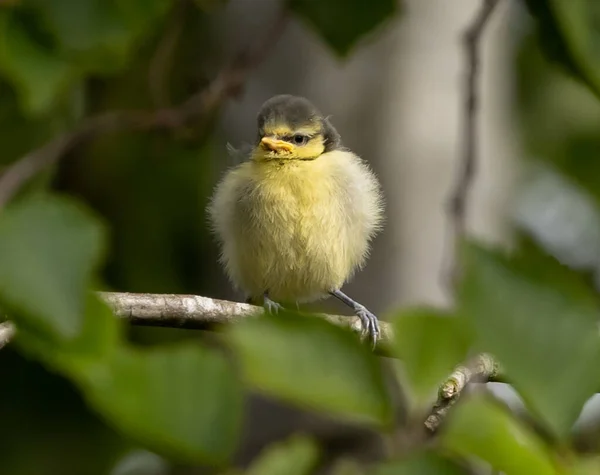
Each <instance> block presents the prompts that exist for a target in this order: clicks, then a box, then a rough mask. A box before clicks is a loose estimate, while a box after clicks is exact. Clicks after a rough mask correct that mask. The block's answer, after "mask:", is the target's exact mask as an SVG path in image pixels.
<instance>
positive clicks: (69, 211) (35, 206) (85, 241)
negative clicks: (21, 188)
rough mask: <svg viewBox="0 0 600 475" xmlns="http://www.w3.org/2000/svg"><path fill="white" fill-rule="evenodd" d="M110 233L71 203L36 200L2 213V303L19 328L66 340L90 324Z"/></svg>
mask: <svg viewBox="0 0 600 475" xmlns="http://www.w3.org/2000/svg"><path fill="white" fill-rule="evenodd" d="M104 237H105V236H104V230H103V228H102V226H101V225H100V223H99V222H98V221H97V220H96V218H95V217H94V216H93V215H92V214H91V213H90V212H89V211H88V210H86V209H85V208H83V207H82V206H79V205H78V204H77V203H76V202H74V201H71V200H69V199H67V198H63V197H57V196H53V195H36V196H34V197H33V198H28V199H26V200H23V201H19V202H17V203H15V204H13V205H11V206H9V207H8V208H6V209H5V210H4V211H2V213H1V214H0V301H1V303H2V305H3V306H4V307H5V308H7V309H9V310H10V311H11V318H13V319H14V320H15V321H16V322H17V324H23V325H25V326H28V327H30V328H32V329H36V330H39V331H43V332H46V333H48V334H50V335H52V336H54V337H60V338H62V339H70V338H74V337H75V336H76V335H77V334H78V333H79V332H80V330H81V327H82V322H83V320H84V303H85V299H86V291H87V290H88V286H89V285H90V283H91V280H92V276H93V272H94V271H95V270H96V268H97V266H98V265H99V262H100V259H101V257H102V255H103V247H104Z"/></svg>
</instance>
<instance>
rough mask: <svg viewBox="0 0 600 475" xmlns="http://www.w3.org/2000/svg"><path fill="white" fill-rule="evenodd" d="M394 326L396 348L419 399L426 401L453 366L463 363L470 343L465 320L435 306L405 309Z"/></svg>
mask: <svg viewBox="0 0 600 475" xmlns="http://www.w3.org/2000/svg"><path fill="white" fill-rule="evenodd" d="M393 325H394V335H395V342H394V351H395V353H396V354H397V355H398V356H399V357H400V359H401V360H402V365H403V367H404V369H405V371H406V376H407V377H408V380H409V383H410V387H411V388H412V390H413V392H414V396H415V399H416V400H417V401H421V402H424V403H425V404H427V402H426V401H424V400H425V399H426V398H427V397H428V396H430V395H431V393H432V391H435V390H436V388H437V386H438V385H439V384H440V383H441V382H442V381H443V380H444V378H445V377H447V376H448V375H449V374H450V373H451V372H452V371H453V370H454V367H455V366H456V365H458V364H460V363H462V362H464V360H465V358H466V356H467V352H468V350H469V345H470V343H471V328H470V326H469V325H468V322H467V321H465V319H463V318H461V317H459V316H454V315H448V314H445V313H442V312H441V311H439V310H435V309H433V308H420V309H413V310H410V311H408V312H404V313H402V314H401V315H399V316H398V318H396V320H395V321H394V323H393Z"/></svg>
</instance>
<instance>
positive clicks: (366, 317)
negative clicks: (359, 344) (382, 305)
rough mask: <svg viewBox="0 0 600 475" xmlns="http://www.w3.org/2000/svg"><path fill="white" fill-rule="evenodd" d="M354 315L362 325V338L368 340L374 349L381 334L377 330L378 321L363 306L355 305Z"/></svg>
mask: <svg viewBox="0 0 600 475" xmlns="http://www.w3.org/2000/svg"><path fill="white" fill-rule="evenodd" d="M354 313H356V316H357V317H358V318H360V322H361V323H362V328H363V331H362V337H363V338H369V340H370V342H371V346H372V348H373V349H375V347H376V346H377V341H378V340H379V336H380V334H381V331H380V329H379V320H378V319H377V317H376V316H375V314H373V313H371V312H370V311H369V310H367V308H366V307H365V306H364V305H361V304H356V306H355V307H354Z"/></svg>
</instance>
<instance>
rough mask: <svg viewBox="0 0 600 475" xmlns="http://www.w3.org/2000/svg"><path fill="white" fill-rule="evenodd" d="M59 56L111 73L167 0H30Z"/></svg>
mask: <svg viewBox="0 0 600 475" xmlns="http://www.w3.org/2000/svg"><path fill="white" fill-rule="evenodd" d="M30 1H31V3H32V4H34V5H35V7H36V11H37V12H38V13H39V15H40V16H41V18H42V20H43V22H44V24H45V26H46V28H47V29H48V31H50V32H51V33H52V35H53V36H54V38H55V40H56V42H57V46H58V49H59V51H60V52H61V53H62V55H63V56H64V57H66V58H69V60H70V61H71V62H72V63H73V64H75V65H77V66H78V67H79V68H80V69H83V70H85V71H91V72H100V73H102V72H114V71H116V70H118V69H120V68H122V67H124V66H126V65H127V60H128V58H129V56H130V54H131V53H132V51H133V47H134V46H135V42H136V41H137V40H138V38H139V36H140V35H141V34H143V33H146V32H147V30H148V27H150V26H152V25H154V24H155V23H156V21H157V20H159V19H160V17H161V16H162V15H164V13H165V12H166V11H167V7H168V6H169V5H170V2H169V1H168V0H149V1H146V2H140V1H137V2H132V1H128V2H111V1H106V0H80V1H77V2H73V1H71V0H54V1H52V2H47V1H45V0H30Z"/></svg>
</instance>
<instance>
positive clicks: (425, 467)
mask: <svg viewBox="0 0 600 475" xmlns="http://www.w3.org/2000/svg"><path fill="white" fill-rule="evenodd" d="M467 473H468V472H466V471H465V470H463V469H461V468H460V467H459V466H458V465H456V464H455V463H454V462H452V461H450V460H448V459H445V458H444V457H442V456H441V455H438V454H436V453H433V452H415V453H412V454H411V455H409V456H408V457H407V458H405V459H403V460H397V461H393V462H388V463H386V464H385V465H382V466H381V467H378V468H377V469H376V470H375V471H374V472H373V475H466V474H467ZM540 475H541V474H540Z"/></svg>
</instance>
